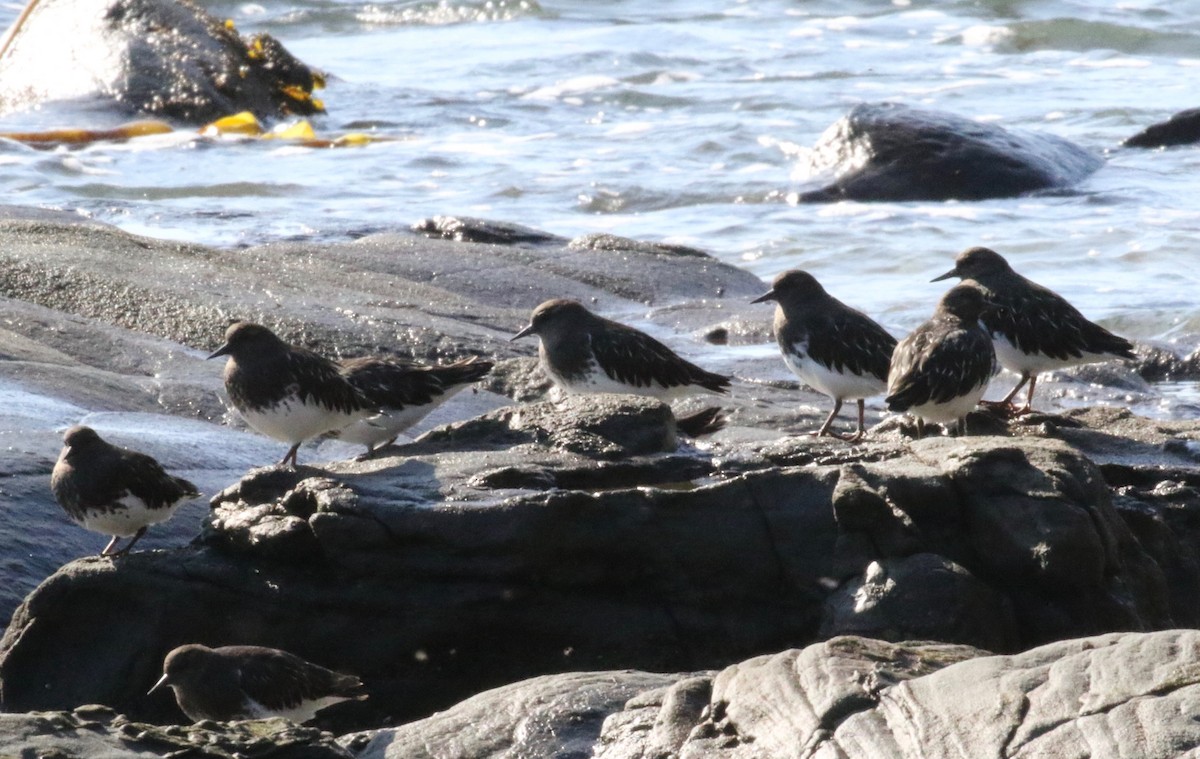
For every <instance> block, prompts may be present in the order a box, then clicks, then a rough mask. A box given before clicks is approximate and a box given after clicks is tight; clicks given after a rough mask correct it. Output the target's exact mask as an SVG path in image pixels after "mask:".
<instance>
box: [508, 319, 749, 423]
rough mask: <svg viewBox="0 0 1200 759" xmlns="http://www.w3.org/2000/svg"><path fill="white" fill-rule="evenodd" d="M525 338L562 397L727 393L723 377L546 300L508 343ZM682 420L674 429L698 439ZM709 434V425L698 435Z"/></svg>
mask: <svg viewBox="0 0 1200 759" xmlns="http://www.w3.org/2000/svg"><path fill="white" fill-rule="evenodd" d="M527 335H537V336H538V337H539V338H540V339H541V345H540V346H539V348H538V356H539V357H540V359H541V366H542V369H543V371H545V372H546V374H547V376H549V377H550V379H551V380H552V381H553V382H554V384H555V385H557V386H558V387H559V388H561V389H562V390H563V391H565V392H569V393H628V394H633V395H648V396H650V397H653V398H658V399H659V400H661V401H664V402H667V403H670V402H671V401H673V400H676V399H678V398H682V397H684V396H687V395H692V394H695V393H697V392H707V393H727V392H729V385H730V378H729V377H726V376H725V375H722V374H716V373H715V372H710V371H707V370H705V369H701V368H700V367H698V366H696V365H695V364H693V363H692V362H690V361H687V360H686V359H684V358H681V357H680V356H679V355H678V354H677V353H675V351H673V350H671V349H670V348H668V347H667V346H665V345H663V344H662V343H661V342H659V341H658V340H656V339H654V338H653V337H651V336H650V335H647V334H646V333H645V332H642V331H640V330H637V329H634V328H633V327H629V326H626V325H624V324H621V323H620V322H616V321H613V320H612V319H605V318H604V317H603V316H598V315H596V314H593V313H592V312H591V311H589V310H587V309H586V308H584V307H583V306H582V305H581V304H580V303H578V302H576V301H573V300H565V299H561V298H558V299H554V300H548V301H546V302H545V303H542V304H541V305H540V306H538V307H537V308H535V309H534V310H533V314H532V315H531V316H530V319H529V325H528V326H526V327H525V328H524V329H522V330H521V331H520V332H518V333H517V334H515V335H513V337H512V339H513V340H519V339H520V338H522V337H525V336H527ZM713 411H714V409H705V410H704V411H701V412H699V413H697V414H694V415H692V418H694V419H696V420H699V419H700V417H701V415H707V416H709V417H712V415H713V414H712V412H713ZM716 411H719V409H717V410H716ZM688 419H689V418H682V419H678V420H677V422H678V424H679V427H680V429H682V430H684V431H685V432H689V433H690V434H699V433H700V431H701V430H696V429H694V428H693V427H692V426H691V425H689V423H688ZM698 426H700V427H704V425H698ZM713 428H714V427H713V425H711V424H710V425H708V426H707V428H706V429H703V430H702V431H705V432H707V431H712V430H713Z"/></svg>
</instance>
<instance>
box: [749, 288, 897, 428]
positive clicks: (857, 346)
mask: <svg viewBox="0 0 1200 759" xmlns="http://www.w3.org/2000/svg"><path fill="white" fill-rule="evenodd" d="M770 300H773V301H775V302H776V303H777V304H778V305H777V306H776V308H775V339H776V340H777V341H778V342H779V350H780V352H782V354H783V361H784V363H785V364H787V365H788V368H789V369H791V370H792V371H793V372H795V373H796V375H797V376H798V377H800V379H802V380H804V383H805V384H807V385H808V386H809V387H811V388H813V389H814V390H816V391H817V392H819V393H823V394H825V395H828V396H829V397H830V398H832V399H833V411H831V412H829V416H828V417H827V418H826V419H825V423H824V424H822V425H821V428H820V429H819V430H817V431H816V432H815V433H813V434H815V435H818V436H820V435H828V434H831V433H830V432H829V428H830V427H831V426H832V425H833V420H834V419H835V418H837V415H838V412H839V411H841V409H842V401H844V400H846V399H847V398H851V399H854V400H857V401H858V430H857V431H856V432H855V433H854V434H852V435H836V436H837V437H840V438H842V439H843V440H849V441H851V442H854V441H857V440H860V439H861V438H862V436H863V435H864V434H865V432H866V422H865V416H866V403H865V401H864V399H865V398H868V397H870V396H872V395H879V394H881V393H883V392H884V391H885V390H887V377H888V365H889V362H890V361H891V359H892V351H893V350H894V349H895V348H896V338H894V337H892V336H891V335H889V334H888V332H887V330H885V329H884V328H883V327H881V326H879V325H878V324H876V323H875V321H874V320H872V319H871V317H869V316H867V315H866V314H864V313H862V312H861V311H857V310H855V309H853V308H851V307H850V306H847V305H846V304H845V303H842V302H841V301H840V300H838V299H837V298H835V297H833V296H832V295H830V294H829V293H827V292H825V288H823V287H821V283H819V282H817V280H816V278H815V277H813V276H812V275H811V274H809V273H808V272H805V271H799V270H793V271H785V272H783V273H782V274H780V275H778V276H777V277H775V281H774V282H773V283H772V284H771V289H770V290H768V291H767V292H766V293H765V294H763V295H760V296H759V297H757V298H755V299H754V300H752V301H751V303H762V302H764V301H770Z"/></svg>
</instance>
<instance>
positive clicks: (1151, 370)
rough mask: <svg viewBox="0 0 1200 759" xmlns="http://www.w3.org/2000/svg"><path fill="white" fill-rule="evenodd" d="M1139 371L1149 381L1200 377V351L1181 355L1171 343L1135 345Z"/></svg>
mask: <svg viewBox="0 0 1200 759" xmlns="http://www.w3.org/2000/svg"><path fill="white" fill-rule="evenodd" d="M1134 352H1135V353H1136V354H1137V357H1138V360H1137V363H1136V366H1137V372H1138V374H1140V375H1141V376H1142V378H1143V379H1145V380H1146V381H1148V382H1162V381H1171V382H1179V381H1183V380H1198V379H1200V351H1193V352H1191V353H1189V354H1187V355H1180V354H1179V353H1177V352H1176V351H1175V350H1174V349H1173V346H1170V345H1147V344H1139V345H1137V346H1135V348H1134Z"/></svg>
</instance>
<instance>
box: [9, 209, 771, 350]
mask: <svg viewBox="0 0 1200 759" xmlns="http://www.w3.org/2000/svg"><path fill="white" fill-rule="evenodd" d="M0 239H2V240H3V241H4V243H5V245H4V246H3V248H2V250H3V252H2V253H0V296H4V297H8V298H13V299H18V300H20V301H24V302H25V303H30V304H36V305H39V306H42V307H44V308H48V309H53V310H54V311H57V312H63V313H66V314H70V315H74V316H79V317H83V318H85V319H94V320H98V321H102V322H104V323H107V324H109V325H114V326H118V327H122V328H124V329H128V330H131V331H134V332H137V333H141V334H144V335H155V336H158V337H161V338H166V339H169V340H172V341H175V342H177V343H182V344H184V345H188V346H191V347H193V348H195V349H198V350H201V351H211V350H213V349H215V348H216V347H217V346H218V345H219V343H220V340H221V335H222V332H223V330H224V327H225V326H226V325H227V324H228V323H229V322H231V321H233V320H234V319H250V320H255V321H260V322H262V323H264V324H266V325H268V326H269V327H271V328H272V329H273V330H274V331H275V332H276V333H277V334H279V335H280V336H281V337H283V338H284V339H286V340H288V341H289V342H293V343H296V344H299V345H304V346H306V347H310V348H313V349H315V350H318V351H320V352H322V353H325V354H327V355H331V356H333V355H341V356H357V355H366V354H375V353H394V354H397V355H401V356H405V357H411V358H416V359H419V360H424V361H434V360H439V359H445V358H457V357H462V356H465V355H479V354H486V355H489V356H491V357H493V358H499V359H505V358H512V357H515V356H521V355H530V353H531V352H532V351H533V350H534V348H533V347H532V346H531V345H530V344H512V343H510V342H509V340H508V338H510V337H511V336H512V335H513V334H515V333H516V332H517V330H518V329H520V328H521V327H523V326H524V325H525V324H526V323H527V322H528V318H529V312H530V311H531V310H532V309H533V308H534V307H535V306H536V305H538V304H539V303H541V302H542V301H544V300H548V299H549V298H553V297H568V298H573V299H575V300H579V301H581V302H585V303H589V304H593V305H598V306H599V307H601V308H602V309H603V310H606V311H609V312H612V311H613V310H617V311H620V310H625V311H631V310H632V311H634V312H635V313H637V314H639V315H644V314H645V311H646V309H645V306H644V304H651V305H653V306H655V307H656V308H658V309H661V308H662V307H664V306H668V305H672V304H678V303H679V302H681V301H692V302H694V303H695V309H696V314H697V317H696V318H699V319H703V320H704V321H702V322H700V324H711V323H712V321H713V320H715V319H719V318H724V314H722V313H721V307H722V305H723V304H724V303H725V301H729V302H730V303H732V304H733V305H735V306H736V307H737V308H738V309H739V310H740V309H742V308H745V309H746V310H749V306H747V305H746V304H745V301H748V300H749V299H750V297H753V295H756V294H758V291H759V290H761V289H762V283H761V282H760V281H759V279H758V278H757V277H755V276H753V275H751V274H749V273H748V272H745V271H742V270H740V269H737V268H735V267H732V266H728V265H726V264H722V263H719V262H717V261H715V260H712V259H710V258H700V257H680V256H677V255H670V254H666V253H662V252H656V251H653V250H640V249H638V250H634V249H631V250H629V251H627V252H626V253H624V254H622V255H619V256H614V255H612V254H611V252H608V251H598V250H593V249H581V248H571V247H567V246H565V245H561V244H560V245H539V246H514V245H497V244H484V243H465V242H454V241H450V240H443V239H429V238H427V237H424V236H421V235H415V234H413V233H411V232H403V233H381V234H377V235H371V236H368V237H364V238H361V239H359V240H356V241H354V242H351V243H342V244H333V245H316V244H309V243H294V242H293V243H274V244H270V245H263V246H259V247H255V248H249V249H246V250H238V251H225V250H220V249H216V248H207V247H204V246H199V245H187V244H181V243H175V242H166V241H158V240H149V239H146V238H142V237H137V236H134V235H130V234H127V233H125V232H121V231H119V230H117V229H115V228H113V227H109V226H107V225H103V224H98V223H94V222H86V221H79V220H77V219H66V218H59V217H51V218H47V217H46V215H45V214H44V213H40V212H36V211H30V212H26V211H24V210H23V209H9V210H8V211H7V212H5V213H3V214H0ZM314 292H319V293H321V294H322V295H321V296H320V297H314V295H313V293H314ZM714 312H715V313H714ZM663 316H664V318H669V319H670V320H671V321H672V322H673V324H671V325H670V326H672V327H675V328H678V326H677V325H678V324H679V323H681V322H683V323H684V324H685V326H686V329H688V330H689V331H690V330H691V329H692V327H693V325H692V324H691V323H690V322H684V321H683V320H684V316H683V315H681V314H679V313H677V312H665V311H664V314H663ZM696 326H700V325H699V324H698V325H696ZM29 334H30V335H35V334H37V333H36V332H33V331H31V332H30V333H29ZM697 344H699V338H697ZM218 373H219V372H218Z"/></svg>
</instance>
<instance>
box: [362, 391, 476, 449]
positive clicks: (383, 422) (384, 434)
mask: <svg viewBox="0 0 1200 759" xmlns="http://www.w3.org/2000/svg"><path fill="white" fill-rule="evenodd" d="M466 387H468V385H458V386H457V387H451V388H448V389H447V390H446V392H444V393H442V394H441V395H439V396H435V397H434V399H433V400H432V401H430V402H429V403H426V404H423V405H420V406H405V407H404V408H402V409H398V410H397V409H392V408H385V409H383V411H384V413H383V414H380V415H378V416H372V417H370V418H369V419H360V420H359V421H356V422H354V423H353V424H351V425H350V426H349V427H346V428H345V429H343V430H342V431H341V432H339V433H338V438H339V439H340V440H342V441H343V442H346V443H356V444H358V445H365V446H368V447H373V446H375V445H376V444H378V443H382V442H384V441H386V440H391V439H392V438H394V437H396V436H397V435H399V434H400V433H401V432H404V431H405V430H406V429H408V428H409V427H411V426H413V425H414V424H416V423H417V422H419V421H421V420H422V419H424V418H425V417H427V416H429V413H430V412H431V411H433V410H434V409H435V408H437V407H438V406H440V405H442V404H443V403H445V402H446V401H448V400H450V399H451V398H453V397H454V396H455V395H457V394H458V393H459V391H461V390H463V389H465V388H466Z"/></svg>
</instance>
